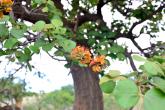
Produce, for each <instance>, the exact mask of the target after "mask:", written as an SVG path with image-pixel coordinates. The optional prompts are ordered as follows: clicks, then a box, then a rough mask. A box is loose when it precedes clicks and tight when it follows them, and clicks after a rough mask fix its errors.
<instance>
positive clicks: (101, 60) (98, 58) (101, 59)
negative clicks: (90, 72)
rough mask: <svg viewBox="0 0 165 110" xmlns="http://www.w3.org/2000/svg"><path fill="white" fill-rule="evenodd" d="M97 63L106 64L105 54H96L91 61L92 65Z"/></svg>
mask: <svg viewBox="0 0 165 110" xmlns="http://www.w3.org/2000/svg"><path fill="white" fill-rule="evenodd" d="M95 64H100V65H104V64H105V56H104V55H101V56H96V57H95V58H94V59H93V60H92V61H91V63H90V66H92V65H95Z"/></svg>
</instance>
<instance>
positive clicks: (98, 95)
mask: <svg viewBox="0 0 165 110" xmlns="http://www.w3.org/2000/svg"><path fill="white" fill-rule="evenodd" d="M71 73H72V77H73V81H74V88H75V102H74V107H73V110H103V96H102V92H101V89H100V86H99V77H98V75H97V74H96V73H93V72H92V71H91V70H90V68H82V67H79V66H73V67H71Z"/></svg>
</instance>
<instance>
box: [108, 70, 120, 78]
mask: <svg viewBox="0 0 165 110" xmlns="http://www.w3.org/2000/svg"><path fill="white" fill-rule="evenodd" d="M120 74H121V72H120V71H119V70H110V71H109V73H108V75H109V76H110V77H117V76H120Z"/></svg>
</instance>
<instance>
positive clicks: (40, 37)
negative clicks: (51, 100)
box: [0, 0, 165, 110]
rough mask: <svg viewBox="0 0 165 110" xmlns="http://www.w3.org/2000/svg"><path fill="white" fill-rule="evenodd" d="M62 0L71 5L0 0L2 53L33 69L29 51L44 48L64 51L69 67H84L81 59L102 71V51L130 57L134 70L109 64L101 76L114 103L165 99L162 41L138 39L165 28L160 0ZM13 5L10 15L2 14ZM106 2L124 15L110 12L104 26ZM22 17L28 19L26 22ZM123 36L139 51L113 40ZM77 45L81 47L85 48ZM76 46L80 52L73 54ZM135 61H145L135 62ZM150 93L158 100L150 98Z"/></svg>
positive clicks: (56, 0)
mask: <svg viewBox="0 0 165 110" xmlns="http://www.w3.org/2000/svg"><path fill="white" fill-rule="evenodd" d="M65 2H68V5H69V6H70V7H72V8H71V9H68V8H64V6H63V5H65V3H62V2H61V0H53V1H51V0H32V1H31V2H28V1H26V4H25V5H23V4H22V3H21V2H20V0H14V3H12V1H10V0H0V17H1V19H0V44H1V45H2V48H1V49H0V56H6V58H8V59H9V61H11V62H20V63H22V64H24V65H27V67H28V68H29V70H31V69H32V65H31V64H30V61H31V60H32V56H33V55H34V54H39V53H40V50H43V51H45V52H46V53H48V54H49V56H51V57H52V58H53V59H55V60H58V61H63V60H60V59H58V58H56V56H62V57H64V58H65V59H66V61H67V64H66V66H67V67H72V66H73V64H74V65H75V64H78V65H79V66H82V67H84V65H82V64H88V65H91V66H89V67H91V68H92V70H93V71H94V72H96V73H98V74H99V73H100V74H101V73H103V74H105V72H104V71H102V70H103V69H104V66H105V65H104V64H105V62H106V61H105V57H108V58H109V59H115V60H121V61H125V60H128V61H129V63H130V66H131V67H132V70H133V71H132V72H131V73H127V74H125V73H120V72H119V71H118V70H111V71H110V72H109V73H108V74H106V75H105V76H103V77H102V79H101V80H103V81H101V83H100V85H101V88H102V90H103V91H104V92H106V93H109V94H112V95H114V96H115V99H116V101H117V102H118V104H119V105H120V106H121V107H123V108H126V109H130V108H132V107H134V106H135V105H136V104H137V103H138V102H139V100H140V99H142V100H143V96H144V109H145V110H149V109H150V110H157V109H158V108H159V107H162V103H164V100H165V99H164V95H165V93H164V92H165V88H164V82H165V56H164V54H165V51H164V50H165V46H164V45H165V43H164V42H163V41H158V42H154V43H153V42H151V43H150V44H151V45H150V46H149V47H147V48H142V47H141V46H140V45H139V44H138V43H137V41H136V39H138V38H139V37H140V36H143V35H144V34H147V35H148V36H150V38H151V39H152V38H155V37H158V34H157V33H158V32H159V31H162V30H165V29H164V24H165V23H164V21H163V15H164V8H165V4H164V1H163V0H156V1H152V0H143V1H139V5H138V6H137V7H132V4H136V2H135V1H131V0H72V1H71V2H70V1H68V0H66V1H65ZM3 3H5V5H4V4H3ZM3 5H4V6H3ZM11 5H12V10H13V11H12V13H13V15H12V16H10V15H8V13H7V15H4V14H5V11H6V12H8V8H11ZM104 6H108V7H110V9H111V14H112V15H115V14H116V13H119V15H121V16H122V17H123V19H125V20H120V19H119V18H118V17H117V18H115V17H114V16H112V19H111V20H110V24H111V25H110V26H107V22H105V20H104V19H103V18H104V17H103V13H102V8H103V7H104ZM9 11H11V10H9ZM25 21H28V22H30V23H32V25H30V26H29V25H28V23H26V22H25ZM137 26H141V27H140V28H139V29H138V30H139V32H138V33H134V30H135V28H136V27H137ZM121 37H123V38H127V39H129V40H130V41H131V42H132V43H133V44H134V46H136V47H137V49H138V50H139V52H133V51H128V47H127V46H126V45H125V44H123V45H119V44H118V42H116V40H117V39H119V38H121ZM79 46H80V47H79ZM81 46H82V47H83V48H85V49H84V50H83V51H81V50H82V47H81ZM77 48H79V49H78V50H77ZM79 50H80V51H81V52H80V53H81V54H82V55H80V57H79V56H78V57H77V55H76V54H77V53H79ZM89 50H90V52H89ZM77 51H78V52H77ZM49 52H52V53H53V54H50V53H49ZM84 52H85V53H84ZM133 54H138V55H142V56H143V57H145V58H143V57H141V56H138V55H133ZM96 56H98V57H96ZM92 58H94V59H93V60H91V59H92ZM74 60H78V61H74ZM135 61H140V62H143V63H144V64H142V65H141V66H140V68H137V66H136V65H135V63H134V62H135ZM77 62H78V63H77ZM107 64H108V63H107ZM123 91H124V92H123ZM60 95H62V94H60ZM65 95H66V97H67V98H69V99H68V100H72V99H71V98H70V97H68V96H69V94H65ZM50 96H51V94H50ZM52 97H56V96H52ZM64 97H65V96H64ZM152 98H155V99H156V101H151V102H150V100H149V99H152ZM62 101H64V100H62ZM159 102H160V103H159ZM150 103H152V104H150ZM153 103H154V104H153ZM150 105H152V106H153V107H150ZM159 109H160V110H161V109H162V108H159Z"/></svg>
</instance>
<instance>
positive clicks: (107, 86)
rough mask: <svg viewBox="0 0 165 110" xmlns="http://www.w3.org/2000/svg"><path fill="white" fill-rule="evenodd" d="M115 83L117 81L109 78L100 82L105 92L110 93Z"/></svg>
mask: <svg viewBox="0 0 165 110" xmlns="http://www.w3.org/2000/svg"><path fill="white" fill-rule="evenodd" d="M115 85H116V83H115V82H114V81H113V80H109V81H107V82H104V83H102V84H100V87H101V90H102V91H103V92H104V93H107V94H110V93H112V92H113V90H114V88H115Z"/></svg>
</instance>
